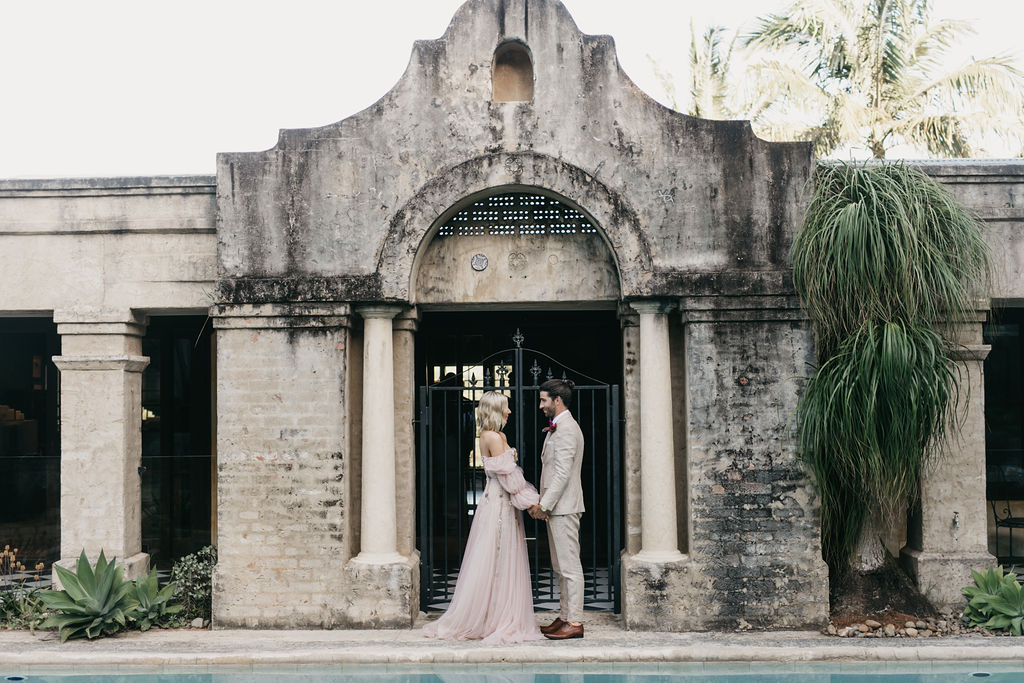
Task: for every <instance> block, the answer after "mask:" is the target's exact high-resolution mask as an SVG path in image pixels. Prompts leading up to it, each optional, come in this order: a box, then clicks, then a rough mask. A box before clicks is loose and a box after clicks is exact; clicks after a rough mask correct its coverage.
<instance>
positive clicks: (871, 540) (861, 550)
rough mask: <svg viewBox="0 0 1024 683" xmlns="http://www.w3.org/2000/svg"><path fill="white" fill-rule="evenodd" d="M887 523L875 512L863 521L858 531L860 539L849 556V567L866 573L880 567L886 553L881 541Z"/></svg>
mask: <svg viewBox="0 0 1024 683" xmlns="http://www.w3.org/2000/svg"><path fill="white" fill-rule="evenodd" d="M886 527H887V525H886V524H885V522H884V521H883V520H881V519H879V516H878V515H877V514H871V515H869V516H868V518H867V520H866V521H865V522H864V528H863V529H861V532H860V540H858V541H857V547H856V548H855V549H854V551H853V555H852V556H851V557H850V569H852V570H853V571H855V572H861V573H867V572H871V571H875V570H877V569H881V568H882V565H883V564H884V563H885V556H886V554H887V553H888V551H887V550H886V547H885V544H883V543H882V537H883V534H884V533H885V532H886V530H887V529H886Z"/></svg>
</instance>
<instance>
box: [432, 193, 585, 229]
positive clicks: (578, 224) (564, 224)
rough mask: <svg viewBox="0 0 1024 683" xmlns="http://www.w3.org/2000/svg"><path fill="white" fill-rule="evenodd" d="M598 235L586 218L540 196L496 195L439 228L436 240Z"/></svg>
mask: <svg viewBox="0 0 1024 683" xmlns="http://www.w3.org/2000/svg"><path fill="white" fill-rule="evenodd" d="M593 232H597V230H596V229H595V228H594V226H593V225H592V224H591V222H590V221H589V220H587V217H586V216H584V215H583V214H582V213H580V212H579V211H577V210H576V209H572V208H570V207H568V206H566V205H565V204H563V203H561V202H560V201H558V200H557V199H552V198H551V197H545V196H543V195H539V194H526V193H523V192H513V193H509V194H498V195H494V196H491V197H487V198H485V199H481V200H480V201H478V202H476V203H474V204H471V205H469V206H467V207H466V208H465V209H463V210H462V211H459V212H458V213H457V214H455V215H454V216H452V217H451V218H450V219H449V220H448V222H447V223H445V224H444V225H442V226H441V229H440V231H438V233H437V236H438V237H464V236H473V235H582V234H587V233H593Z"/></svg>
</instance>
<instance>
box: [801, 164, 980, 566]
mask: <svg viewBox="0 0 1024 683" xmlns="http://www.w3.org/2000/svg"><path fill="white" fill-rule="evenodd" d="M987 272H988V253H987V246H986V244H985V242H984V240H983V239H982V236H981V232H980V225H979V223H978V221H977V219H976V218H975V217H974V216H972V215H971V214H970V213H968V212H967V211H966V210H965V209H964V208H963V207H961V206H960V205H959V204H957V203H956V201H955V200H954V199H953V198H952V197H951V196H950V195H949V194H948V193H947V192H946V191H945V190H944V189H943V188H941V187H940V186H939V185H938V184H937V183H935V182H934V181H932V180H931V179H929V178H928V177H927V176H925V175H924V174H923V173H921V172H920V171H917V170H914V169H911V168H908V167H906V166H904V165H902V164H896V165H876V166H851V165H845V164H838V165H822V166H819V168H818V170H817V173H816V190H815V194H814V197H813V198H812V200H811V204H810V207H809V208H808V213H807V218H806V220H805V223H804V227H803V229H802V231H801V232H800V234H799V235H798V236H797V239H796V240H795V242H794V245H793V280H794V284H795V286H796V289H797V293H798V294H799V295H800V298H801V301H802V302H803V304H804V306H805V308H806V310H807V311H808V314H809V316H810V318H811V321H812V325H813V327H814V332H815V337H816V339H817V342H818V360H819V370H818V372H817V374H816V375H815V376H814V377H812V378H811V379H810V380H809V381H808V384H807V387H806V390H805V393H804V396H803V398H802V399H801V403H800V412H799V440H800V450H801V454H802V456H803V457H804V459H805V460H806V462H807V463H808V465H809V467H810V469H811V471H812V473H813V474H814V477H815V480H816V482H817V484H818V488H819V494H820V496H821V513H822V549H823V553H824V556H825V559H826V560H827V561H828V563H829V564H830V565H831V566H833V567H837V568H841V567H844V566H845V565H846V562H847V561H848V559H849V558H850V556H851V554H852V553H853V551H854V548H855V547H856V545H857V542H858V540H859V538H860V535H861V531H862V529H863V528H864V525H865V522H866V520H867V519H868V516H869V514H870V512H871V511H872V510H883V511H892V510H895V509H897V508H899V507H901V506H903V505H905V504H906V503H907V502H908V501H909V500H911V499H912V498H913V497H914V496H915V495H916V493H917V491H918V486H919V484H920V477H921V472H922V471H923V466H924V463H925V461H926V460H927V458H928V456H929V454H931V453H932V452H933V451H934V450H935V446H936V444H937V443H938V442H939V441H941V440H942V438H943V437H944V436H945V432H946V429H947V426H948V425H950V424H955V422H956V420H955V407H956V405H957V398H958V387H959V380H960V376H959V373H958V372H957V366H956V365H955V364H954V362H953V360H952V358H951V350H952V348H953V342H952V341H951V340H949V339H947V338H945V337H944V336H943V335H942V333H941V331H940V330H941V329H946V328H948V326H949V325H950V324H955V323H957V322H961V321H966V320H967V319H968V317H969V316H970V315H971V313H972V311H973V309H974V305H973V299H972V291H973V290H972V285H975V284H976V283H979V282H982V281H984V279H985V277H986V275H987Z"/></svg>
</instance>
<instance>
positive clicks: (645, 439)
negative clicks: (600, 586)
mask: <svg viewBox="0 0 1024 683" xmlns="http://www.w3.org/2000/svg"><path fill="white" fill-rule="evenodd" d="M631 306H632V307H633V308H634V309H636V311H637V312H638V313H639V314H640V315H639V318H640V335H639V337H640V338H639V346H640V353H639V356H640V411H639V415H638V417H639V421H640V551H639V552H638V553H636V554H630V553H628V552H627V553H624V554H623V556H622V590H623V600H622V615H623V621H624V622H625V625H626V628H629V629H642V630H653V629H665V628H668V629H670V630H672V629H675V628H678V627H679V626H681V624H675V623H669V622H666V616H668V615H670V614H672V611H671V610H666V609H665V607H666V606H665V602H666V600H668V601H671V598H670V596H682V595H684V594H685V593H687V592H688V591H687V584H688V583H689V580H690V577H689V559H688V558H687V557H686V556H684V555H683V554H682V553H680V552H679V546H678V528H677V525H678V520H677V519H676V485H677V482H676V473H675V444H674V437H673V432H674V428H673V422H672V413H673V403H672V382H671V377H672V372H671V368H672V363H671V359H672V355H671V354H672V349H671V346H670V344H669V327H668V312H669V311H670V310H671V309H672V308H673V306H672V305H671V304H667V303H665V302H660V301H637V302H632V303H631ZM669 621H671V620H669Z"/></svg>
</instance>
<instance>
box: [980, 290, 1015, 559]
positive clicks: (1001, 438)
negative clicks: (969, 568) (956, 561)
mask: <svg viewBox="0 0 1024 683" xmlns="http://www.w3.org/2000/svg"><path fill="white" fill-rule="evenodd" d="M992 318H993V320H992V322H991V323H990V324H987V325H985V326H984V339H985V343H986V344H990V345H991V346H992V350H991V351H990V352H989V354H988V357H987V358H986V359H985V460H986V463H985V464H986V473H987V487H986V488H987V494H988V500H989V505H990V506H991V508H992V514H993V519H994V522H995V538H994V539H992V540H993V541H994V542H993V543H992V547H991V548H990V550H991V551H992V552H993V554H995V555H996V557H997V558H998V559H999V561H1000V562H1001V563H1004V564H1007V565H1010V564H1020V563H1022V562H1024V343H1022V339H1024V337H1022V333H1024V308H1000V309H996V310H994V311H993V314H992Z"/></svg>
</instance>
